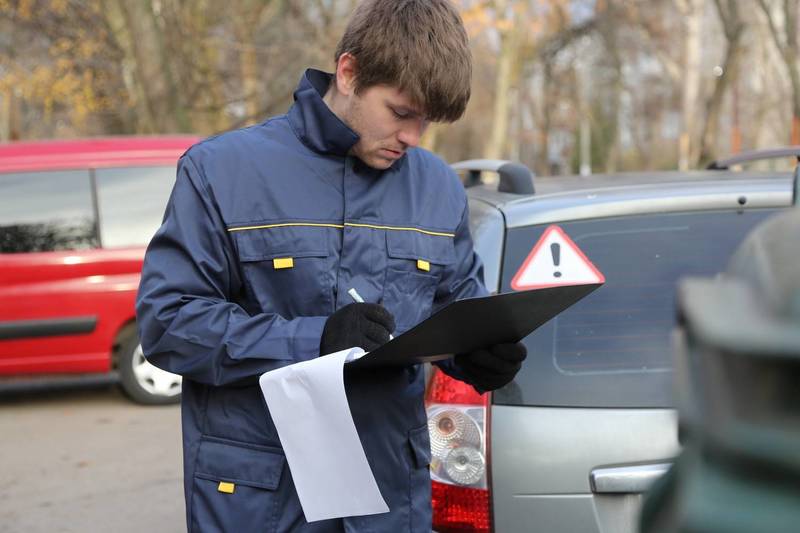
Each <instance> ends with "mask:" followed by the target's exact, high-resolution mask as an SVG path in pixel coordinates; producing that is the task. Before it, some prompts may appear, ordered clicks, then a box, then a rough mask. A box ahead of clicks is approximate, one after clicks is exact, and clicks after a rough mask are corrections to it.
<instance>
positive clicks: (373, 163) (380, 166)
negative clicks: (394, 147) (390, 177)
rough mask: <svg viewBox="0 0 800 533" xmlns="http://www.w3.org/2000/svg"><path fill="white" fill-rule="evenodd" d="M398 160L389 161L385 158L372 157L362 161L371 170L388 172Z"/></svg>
mask: <svg viewBox="0 0 800 533" xmlns="http://www.w3.org/2000/svg"><path fill="white" fill-rule="evenodd" d="M396 161H397V159H388V158H385V157H370V158H368V159H362V160H361V162H362V163H364V164H365V165H367V166H368V167H370V168H374V169H376V170H387V169H388V168H390V167H391V166H392V165H393V164H394V163H395V162H396Z"/></svg>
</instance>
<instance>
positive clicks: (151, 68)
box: [0, 0, 800, 174]
mask: <svg viewBox="0 0 800 533" xmlns="http://www.w3.org/2000/svg"><path fill="white" fill-rule="evenodd" d="M798 1H800V0H485V1H479V0H458V1H457V4H458V6H459V8H460V10H461V12H462V16H463V19H464V21H465V24H466V26H467V28H468V31H469V33H470V37H471V43H472V47H473V57H474V61H475V75H474V79H473V99H472V101H471V102H470V106H469V108H468V110H467V113H466V115H465V117H464V118H463V119H462V120H461V121H459V122H457V123H455V124H453V125H435V127H433V128H431V129H430V131H429V132H428V134H427V135H426V137H425V138H424V144H425V145H426V146H427V147H429V148H432V149H434V150H436V151H437V152H439V153H441V154H442V155H443V156H444V157H445V158H446V159H448V160H450V161H455V160H459V159H466V158H475V157H502V158H514V159H518V160H521V161H522V162H524V163H526V164H528V165H529V166H531V167H532V168H534V169H535V170H536V171H537V173H540V174H550V173H556V174H561V173H572V172H577V171H579V170H583V171H584V172H586V171H588V170H589V169H591V170H592V171H594V172H603V171H617V170H625V169H661V168H675V167H680V168H684V169H686V168H692V167H698V166H700V165H702V164H704V163H705V162H707V161H709V160H711V159H713V158H715V157H718V156H721V155H724V154H728V153H731V152H736V151H740V150H742V149H750V148H761V147H768V146H777V145H785V144H789V143H794V144H800V74H799V73H798V72H799V71H798V38H797V22H798V16H799V13H798ZM355 3H356V2H355V0H224V1H223V0H0V140H4V141H6V140H18V139H43V138H70V137H85V136H99V135H118V134H158V133H177V132H186V133H194V134H199V135H208V134H212V133H216V132H220V131H224V130H227V129H231V128H237V127H241V126H244V125H247V124H251V123H255V122H258V121H260V120H262V119H263V118H265V117H267V116H269V115H273V114H278V113H282V112H283V111H285V110H286V109H287V107H288V106H289V105H290V103H291V94H292V90H293V89H294V87H295V85H296V83H297V80H298V79H299V77H300V75H301V74H302V72H303V70H304V69H305V68H306V67H307V66H315V67H318V68H322V69H325V70H329V71H330V70H332V69H333V57H332V55H333V51H334V48H335V45H336V42H337V40H338V37H339V35H340V34H341V32H342V30H343V27H344V24H345V23H346V20H347V16H348V14H349V13H350V11H351V10H352V9H353V7H354V5H355ZM398 45H399V46H401V45H402V43H399V44H398Z"/></svg>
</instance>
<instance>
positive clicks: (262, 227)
mask: <svg viewBox="0 0 800 533" xmlns="http://www.w3.org/2000/svg"><path fill="white" fill-rule="evenodd" d="M287 226H311V227H314V228H337V229H342V228H344V226H342V225H341V224H317V223H314V222H285V223H282V224H267V225H265V226H243V227H241V228H228V231H244V230H250V229H269V228H285V227H287Z"/></svg>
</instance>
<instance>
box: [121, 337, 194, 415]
mask: <svg viewBox="0 0 800 533" xmlns="http://www.w3.org/2000/svg"><path fill="white" fill-rule="evenodd" d="M117 367H118V369H119V377H120V385H122V390H123V391H124V392H125V394H126V395H128V397H130V398H131V399H132V400H133V401H135V402H137V403H142V404H147V405H163V404H169V403H177V402H179V401H180V399H181V376H179V375H177V374H172V373H170V372H166V371H164V370H161V369H160V368H158V367H156V366H154V365H152V364H150V363H149V362H148V361H147V359H145V357H144V352H143V351H142V345H141V344H140V343H139V336H138V335H137V334H136V330H135V329H133V330H131V331H130V332H128V333H127V334H125V335H124V336H123V338H122V342H120V347H119V353H118V355H117Z"/></svg>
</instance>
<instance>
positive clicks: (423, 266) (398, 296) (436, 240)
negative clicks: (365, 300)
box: [383, 231, 455, 334]
mask: <svg viewBox="0 0 800 533" xmlns="http://www.w3.org/2000/svg"><path fill="white" fill-rule="evenodd" d="M386 254H387V256H388V258H387V263H386V281H385V283H384V288H383V305H384V306H385V307H386V308H387V309H389V311H391V312H392V314H394V317H395V321H396V322H397V331H396V333H397V334H400V333H403V332H404V331H406V330H408V329H410V328H412V327H413V326H415V325H417V324H418V323H419V322H422V321H423V320H425V319H426V318H428V316H430V314H431V307H432V305H433V298H434V295H435V293H436V285H437V284H438V283H439V280H440V279H441V278H442V274H443V272H444V270H445V268H447V267H448V266H449V265H451V264H452V263H453V262H454V261H455V249H454V247H453V238H452V237H445V236H438V235H427V234H424V233H419V232H416V231H387V232H386Z"/></svg>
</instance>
